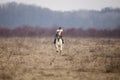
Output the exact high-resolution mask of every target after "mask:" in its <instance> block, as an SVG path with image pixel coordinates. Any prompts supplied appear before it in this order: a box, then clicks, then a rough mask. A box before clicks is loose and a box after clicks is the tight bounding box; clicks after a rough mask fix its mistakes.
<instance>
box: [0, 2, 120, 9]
mask: <svg viewBox="0 0 120 80" xmlns="http://www.w3.org/2000/svg"><path fill="white" fill-rule="evenodd" d="M13 1H15V2H17V3H24V4H32V5H36V6H41V7H45V8H50V9H52V10H57V11H58V10H59V11H71V10H80V9H87V10H101V9H102V8H105V7H112V8H120V0H0V3H6V2H13Z"/></svg>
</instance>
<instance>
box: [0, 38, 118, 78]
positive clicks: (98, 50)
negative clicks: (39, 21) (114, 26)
mask: <svg viewBox="0 0 120 80" xmlns="http://www.w3.org/2000/svg"><path fill="white" fill-rule="evenodd" d="M53 39H54V38H52V37H42V38H41V37H8V38H5V37H1V38H0V80H120V39H119V38H80V37H79V38H77V37H76V38H71V37H64V40H65V44H64V48H63V52H62V55H60V54H59V53H56V50H55V47H54V44H53Z"/></svg>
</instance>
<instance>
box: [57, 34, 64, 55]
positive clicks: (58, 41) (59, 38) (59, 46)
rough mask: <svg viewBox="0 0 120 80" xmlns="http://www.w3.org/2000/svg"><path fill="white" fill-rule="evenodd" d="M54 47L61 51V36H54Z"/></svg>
mask: <svg viewBox="0 0 120 80" xmlns="http://www.w3.org/2000/svg"><path fill="white" fill-rule="evenodd" d="M55 40H56V41H55V47H56V52H60V54H61V52H62V48H63V42H62V37H61V36H59V35H57V36H56V38H55Z"/></svg>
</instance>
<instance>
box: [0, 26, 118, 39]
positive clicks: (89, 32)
mask: <svg viewBox="0 0 120 80" xmlns="http://www.w3.org/2000/svg"><path fill="white" fill-rule="evenodd" d="M55 33H56V28H44V27H31V26H22V27H16V28H12V29H11V28H4V27H0V37H48V36H49V37H51V36H55ZM64 36H67V37H115V38H119V37H120V28H116V29H95V28H89V29H82V28H67V29H64Z"/></svg>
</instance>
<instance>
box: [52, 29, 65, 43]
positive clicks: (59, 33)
mask: <svg viewBox="0 0 120 80" xmlns="http://www.w3.org/2000/svg"><path fill="white" fill-rule="evenodd" d="M58 35H59V36H60V37H61V39H62V43H63V44H64V40H63V38H62V35H63V29H62V28H61V27H59V28H58V29H57V30H56V36H55V37H57V36H58ZM55 41H56V38H55V39H54V44H55V43H56V42H55Z"/></svg>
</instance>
